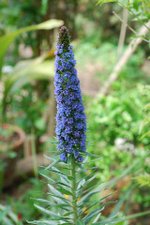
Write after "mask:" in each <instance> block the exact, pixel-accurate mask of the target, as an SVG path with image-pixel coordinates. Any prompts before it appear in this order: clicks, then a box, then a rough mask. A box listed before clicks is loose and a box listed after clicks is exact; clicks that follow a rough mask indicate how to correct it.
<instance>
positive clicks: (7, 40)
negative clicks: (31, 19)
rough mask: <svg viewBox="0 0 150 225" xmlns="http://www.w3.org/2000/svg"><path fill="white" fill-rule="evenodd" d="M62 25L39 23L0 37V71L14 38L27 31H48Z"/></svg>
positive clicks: (49, 22) (50, 21)
mask: <svg viewBox="0 0 150 225" xmlns="http://www.w3.org/2000/svg"><path fill="white" fill-rule="evenodd" d="M62 24H63V22H62V21H60V20H48V21H46V22H43V23H40V24H38V25H32V26H28V27H24V28H21V29H18V30H17V31H14V32H11V33H8V34H5V35H3V36H1V37H0V46H1V51H0V70H1V67H2V65H3V60H4V56H5V54H6V51H7V49H8V47H9V46H10V44H11V43H12V42H13V41H14V40H15V38H16V37H18V36H19V35H20V34H22V33H25V32H29V31H34V30H42V29H45V30H47V29H48V30H49V29H53V28H55V27H59V26H61V25H62Z"/></svg>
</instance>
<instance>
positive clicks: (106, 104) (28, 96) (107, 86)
mask: <svg viewBox="0 0 150 225" xmlns="http://www.w3.org/2000/svg"><path fill="white" fill-rule="evenodd" d="M149 9H150V2H149V1H148V0H143V1H141V0H132V1H122V0H119V1H98V0H93V1H90V0H58V1H55V0H36V1H34V0H26V1H23V0H1V1H0V224H2V225H7V224H27V222H26V221H27V220H32V219H35V218H40V216H41V215H40V213H39V212H38V211H37V210H36V209H35V208H34V205H33V204H34V198H37V197H42V196H43V195H44V193H45V192H46V187H45V181H44V180H41V177H40V175H39V167H40V166H42V165H48V160H47V159H46V158H45V157H44V155H49V156H51V155H55V154H56V149H55V145H54V144H53V140H54V141H55V139H54V136H55V132H54V129H55V113H56V107H55V106H56V104H55V99H54V94H53V90H54V87H53V76H54V53H55V44H56V40H57V32H58V29H59V27H60V26H61V25H63V24H65V25H66V26H67V27H68V28H69V30H70V35H71V38H72V41H73V42H72V44H73V46H74V51H75V56H76V60H77V69H78V75H79V78H80V80H81V88H82V93H83V99H84V104H85V109H86V115H87V123H88V131H87V151H88V152H89V153H90V154H96V155H98V157H99V159H97V160H95V161H92V160H91V161H90V163H91V164H93V165H94V166H96V167H97V170H96V171H97V172H96V176H97V179H99V180H100V181H101V182H106V181H108V180H109V179H111V178H113V177H116V176H120V175H121V174H122V173H123V171H124V170H126V169H127V168H129V167H130V166H131V164H132V165H135V166H134V168H133V169H132V171H130V173H128V174H127V175H125V176H123V177H122V179H121V180H119V181H118V182H117V183H116V185H115V186H114V187H113V188H111V189H110V190H107V191H108V192H112V191H113V192H114V191H115V195H114V199H112V200H118V201H119V202H120V205H119V206H118V208H119V210H120V211H121V212H120V214H121V215H124V214H126V213H127V214H128V213H135V212H144V211H145V210H147V209H149V208H150V194H149V193H150V155H149V154H150V152H149V149H150V130H149V127H150V119H149V118H150V105H149V104H150V86H149V84H150V62H149V53H150V51H149V44H150V43H149V37H150V35H149V29H150V22H149V20H150V10H149ZM138 41H139V42H138ZM134 48H135V49H134ZM130 50H131V51H130ZM128 53H129V54H128ZM112 189H113V190H112ZM128 190H131V191H130V192H129V191H128ZM125 193H126V195H125ZM124 196H126V197H124ZM113 207H114V206H113V204H112V206H111V207H110V206H109V207H108V209H106V210H105V211H104V214H105V215H106V216H107V215H108V214H110V213H111V211H112V210H113ZM149 221H150V217H144V218H141V219H138V220H133V221H131V222H128V221H127V222H126V223H119V224H120V225H125V224H131V225H132V224H133V225H134V224H136V225H149ZM119 224H118V225H119Z"/></svg>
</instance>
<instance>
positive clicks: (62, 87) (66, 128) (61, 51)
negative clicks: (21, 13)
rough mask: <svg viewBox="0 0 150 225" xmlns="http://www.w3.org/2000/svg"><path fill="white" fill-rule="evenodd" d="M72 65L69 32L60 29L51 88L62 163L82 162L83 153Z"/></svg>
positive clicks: (81, 116)
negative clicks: (54, 101)
mask: <svg viewBox="0 0 150 225" xmlns="http://www.w3.org/2000/svg"><path fill="white" fill-rule="evenodd" d="M75 64H76V61H75V59H74V53H73V50H72V46H71V45H70V38H69V34H68V30H67V28H66V27H65V26H63V27H61V29H60V32H59V37H58V43H57V50H56V60H55V78H54V85H55V96H56V102H57V115H56V137H57V140H58V146H57V147H58V150H59V151H60V159H61V160H62V161H64V162H67V160H68V158H69V156H73V157H74V158H75V160H76V161H77V162H82V161H83V157H82V155H83V154H82V153H84V152H85V151H86V145H85V142H86V134H85V133H86V117H85V113H84V107H83V103H82V97H81V91H80V83H79V79H78V77H77V71H76V69H75Z"/></svg>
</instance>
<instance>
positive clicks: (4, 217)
mask: <svg viewBox="0 0 150 225" xmlns="http://www.w3.org/2000/svg"><path fill="white" fill-rule="evenodd" d="M0 224H1V225H22V223H21V222H20V221H19V220H18V218H17V216H16V215H15V214H14V212H13V211H12V209H11V208H10V207H8V206H3V205H0Z"/></svg>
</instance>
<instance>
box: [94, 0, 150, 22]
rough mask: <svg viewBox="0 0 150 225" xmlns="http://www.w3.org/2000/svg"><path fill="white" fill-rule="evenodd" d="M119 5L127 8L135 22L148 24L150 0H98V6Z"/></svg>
mask: <svg viewBox="0 0 150 225" xmlns="http://www.w3.org/2000/svg"><path fill="white" fill-rule="evenodd" d="M104 3H117V4H118V5H120V6H122V7H125V8H127V9H128V10H129V11H130V13H131V14H132V16H133V19H134V20H138V21H143V22H146V21H148V20H149V19H150V12H149V10H148V9H149V8H150V2H149V0H131V1H127V0H125V1H124V0H98V4H100V5H102V4H104Z"/></svg>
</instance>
